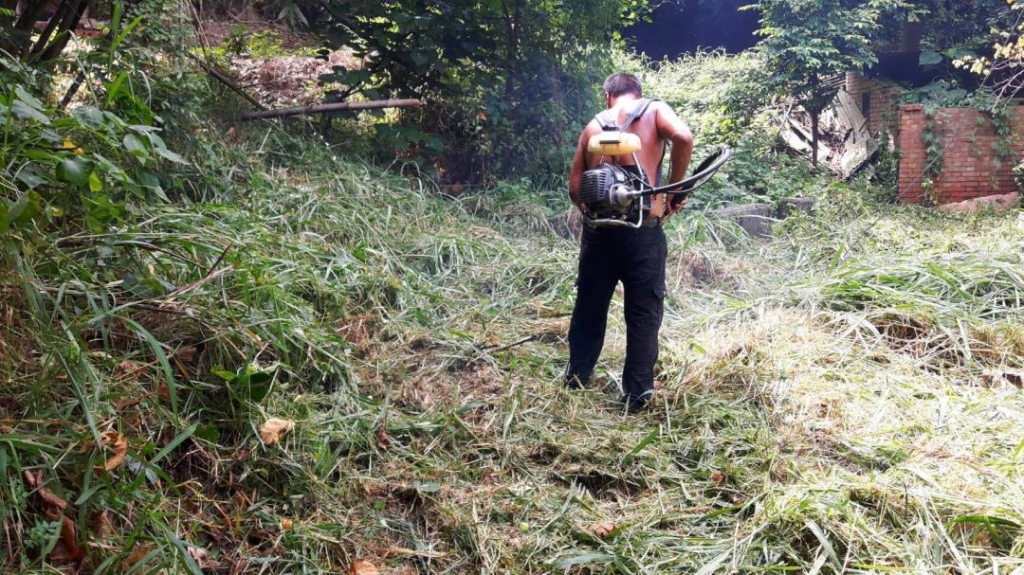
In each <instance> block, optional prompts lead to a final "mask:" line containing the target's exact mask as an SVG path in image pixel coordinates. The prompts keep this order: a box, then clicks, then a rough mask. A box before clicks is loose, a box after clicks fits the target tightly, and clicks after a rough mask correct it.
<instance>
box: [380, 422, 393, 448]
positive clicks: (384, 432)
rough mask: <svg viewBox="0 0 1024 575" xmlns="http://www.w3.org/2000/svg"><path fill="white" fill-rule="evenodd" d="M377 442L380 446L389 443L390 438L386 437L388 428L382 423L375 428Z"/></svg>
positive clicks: (385, 445)
mask: <svg viewBox="0 0 1024 575" xmlns="http://www.w3.org/2000/svg"><path fill="white" fill-rule="evenodd" d="M377 444H378V445H380V446H381V447H387V446H389V445H391V438H390V437H388V430H387V429H386V428H385V427H384V426H383V425H381V426H380V427H378V428H377Z"/></svg>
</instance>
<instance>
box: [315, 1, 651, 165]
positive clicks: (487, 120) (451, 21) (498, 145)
mask: <svg viewBox="0 0 1024 575" xmlns="http://www.w3.org/2000/svg"><path fill="white" fill-rule="evenodd" d="M326 7H327V10H328V17H327V18H326V19H324V20H322V23H321V24H320V25H321V26H327V27H328V29H329V30H330V32H329V34H330V37H331V40H332V43H333V44H334V45H336V46H348V47H350V48H351V49H353V50H354V51H355V53H356V55H357V56H360V57H363V58H364V65H363V69H362V70H360V71H358V72H355V71H347V70H339V74H338V77H337V78H336V79H338V80H340V81H341V82H342V83H344V84H349V85H351V84H364V83H365V84H366V86H365V88H364V89H363V90H362V92H363V94H364V95H365V96H366V97H368V98H376V97H378V96H385V97H387V96H416V97H421V98H423V99H425V100H426V101H427V102H428V104H429V105H428V106H427V107H426V108H425V110H424V114H423V116H421V117H419V118H415V120H414V121H416V122H418V123H420V124H421V125H422V126H424V128H425V131H426V132H427V133H435V134H438V135H440V136H441V137H443V138H444V139H445V141H444V147H445V149H446V150H447V151H448V152H447V153H446V157H445V158H440V159H438V158H433V157H431V155H430V153H429V151H430V146H429V145H428V146H426V148H424V147H422V146H416V147H413V148H411V149H408V150H405V152H406V155H407V156H409V157H414V158H415V157H419V158H420V159H421V160H420V166H421V168H429V167H430V166H431V165H432V164H435V163H438V162H440V163H441V166H440V168H441V171H442V178H443V179H444V180H445V181H450V182H470V183H480V182H489V181H490V180H491V179H492V178H494V177H496V176H508V177H513V178H518V177H524V176H525V177H531V178H538V177H547V176H546V175H548V174H552V173H561V172H564V171H565V170H566V169H567V162H568V157H571V153H567V150H570V149H571V148H572V146H573V145H574V144H575V137H576V135H577V134H578V131H579V129H580V127H581V126H582V125H583V124H584V123H585V122H586V121H587V120H588V119H589V117H590V116H591V115H592V114H593V113H594V111H595V110H594V107H595V104H596V103H597V95H598V94H597V91H596V86H597V85H598V84H599V83H600V81H601V80H603V78H604V76H605V75H607V74H608V73H609V72H611V71H612V70H611V66H610V60H609V53H608V46H609V43H610V42H611V41H612V40H613V39H614V38H616V37H617V33H616V31H617V30H618V29H619V28H620V27H621V26H623V25H625V24H628V23H629V22H631V21H635V20H636V19H638V18H641V17H644V15H645V14H646V2H645V1H642V0H601V1H599V2H593V1H582V0H571V1H568V2H525V1H523V0H489V1H487V2H477V1H475V0H457V1H455V2H444V3H441V2H429V3H423V2H411V1H402V2H399V1H395V2H370V1H367V0H334V1H332V2H328V3H326ZM567 156H568V157H567Z"/></svg>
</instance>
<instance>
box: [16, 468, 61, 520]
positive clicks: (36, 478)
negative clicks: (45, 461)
mask: <svg viewBox="0 0 1024 575" xmlns="http://www.w3.org/2000/svg"><path fill="white" fill-rule="evenodd" d="M25 483H28V486H29V488H30V489H34V490H35V491H36V495H38V496H39V498H40V499H42V500H43V501H44V502H46V503H49V504H50V505H53V506H54V507H56V508H57V509H60V510H61V511H63V510H64V509H67V507H68V502H67V501H64V499H63V498H61V497H59V496H58V495H57V494H56V493H54V492H52V491H50V490H49V489H47V488H45V487H43V472H42V470H39V471H36V472H35V473H32V472H31V471H29V470H27V469H26V470H25Z"/></svg>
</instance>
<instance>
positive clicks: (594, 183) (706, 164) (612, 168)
mask: <svg viewBox="0 0 1024 575" xmlns="http://www.w3.org/2000/svg"><path fill="white" fill-rule="evenodd" d="M650 102H651V100H647V99H644V100H641V101H640V102H639V103H638V105H637V107H636V109H634V110H633V111H632V112H631V113H630V114H629V115H628V117H627V119H626V122H625V123H623V124H622V125H621V126H617V125H615V123H614V122H612V121H611V120H610V119H609V118H606V117H604V116H603V115H602V114H598V115H597V116H596V117H595V120H597V122H598V123H599V124H601V128H602V131H601V133H599V134H595V135H594V136H593V137H591V138H590V141H589V142H588V143H587V152H589V153H591V154H600V155H601V163H600V164H598V165H597V166H595V167H594V168H592V169H590V170H587V171H585V172H583V177H582V179H581V180H580V187H579V196H578V197H579V201H580V203H582V204H585V205H586V211H585V212H584V214H583V216H584V222H585V223H586V224H587V225H588V226H590V227H610V226H620V227H631V228H639V227H641V226H642V224H643V220H644V216H645V215H646V213H647V211H648V207H649V206H648V205H647V202H646V201H645V199H646V198H647V197H649V196H653V195H655V194H670V195H672V196H673V198H672V199H671V200H670V203H671V204H672V205H673V206H675V205H676V204H677V203H678V202H680V201H682V199H683V198H684V197H685V196H686V194H689V193H691V192H693V191H694V190H696V189H697V188H699V187H700V186H702V185H703V184H704V183H705V182H707V181H708V180H710V179H711V177H712V176H714V175H715V173H716V172H718V169H719V168H721V167H722V166H724V165H725V163H726V162H728V161H729V160H730V159H731V158H732V150H730V149H729V148H726V147H725V146H721V147H719V148H718V149H716V150H715V151H714V152H713V153H712V154H711V155H709V156H708V157H707V158H704V161H702V162H701V163H700V165H698V166H697V168H696V169H694V171H693V174H692V175H691V176H690V177H688V178H685V179H683V180H682V181H679V182H676V183H674V184H669V185H667V186H661V187H654V186H652V185H651V184H650V183H649V182H650V179H649V178H648V177H647V174H645V173H644V171H643V168H642V167H641V164H640V161H639V160H638V159H637V157H636V153H637V152H639V151H640V147H641V142H640V137H639V136H637V135H636V134H631V133H629V132H626V128H628V127H629V125H630V124H632V123H633V121H634V120H636V119H637V118H638V117H640V115H642V114H643V113H644V111H645V110H646V109H647V107H648V105H649V104H650ZM623 155H632V156H633V164H634V166H635V167H633V166H630V167H633V169H634V170H636V172H635V173H634V172H632V171H630V170H627V169H625V168H623V167H622V166H619V165H617V164H612V163H608V162H605V161H604V159H605V158H614V157H616V156H623Z"/></svg>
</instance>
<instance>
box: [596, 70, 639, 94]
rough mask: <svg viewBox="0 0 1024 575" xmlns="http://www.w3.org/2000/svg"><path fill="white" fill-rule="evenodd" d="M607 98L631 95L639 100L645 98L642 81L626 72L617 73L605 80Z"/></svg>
mask: <svg viewBox="0 0 1024 575" xmlns="http://www.w3.org/2000/svg"><path fill="white" fill-rule="evenodd" d="M603 89H604V93H605V97H609V98H612V99H615V98H618V97H620V96H625V95H627V94H631V95H633V96H636V97H637V98H643V97H644V93H643V91H642V90H641V89H640V80H638V79H637V77H636V76H634V75H632V74H627V73H626V72H616V73H614V74H612V75H611V76H608V77H607V78H605V80H604V86H603Z"/></svg>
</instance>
